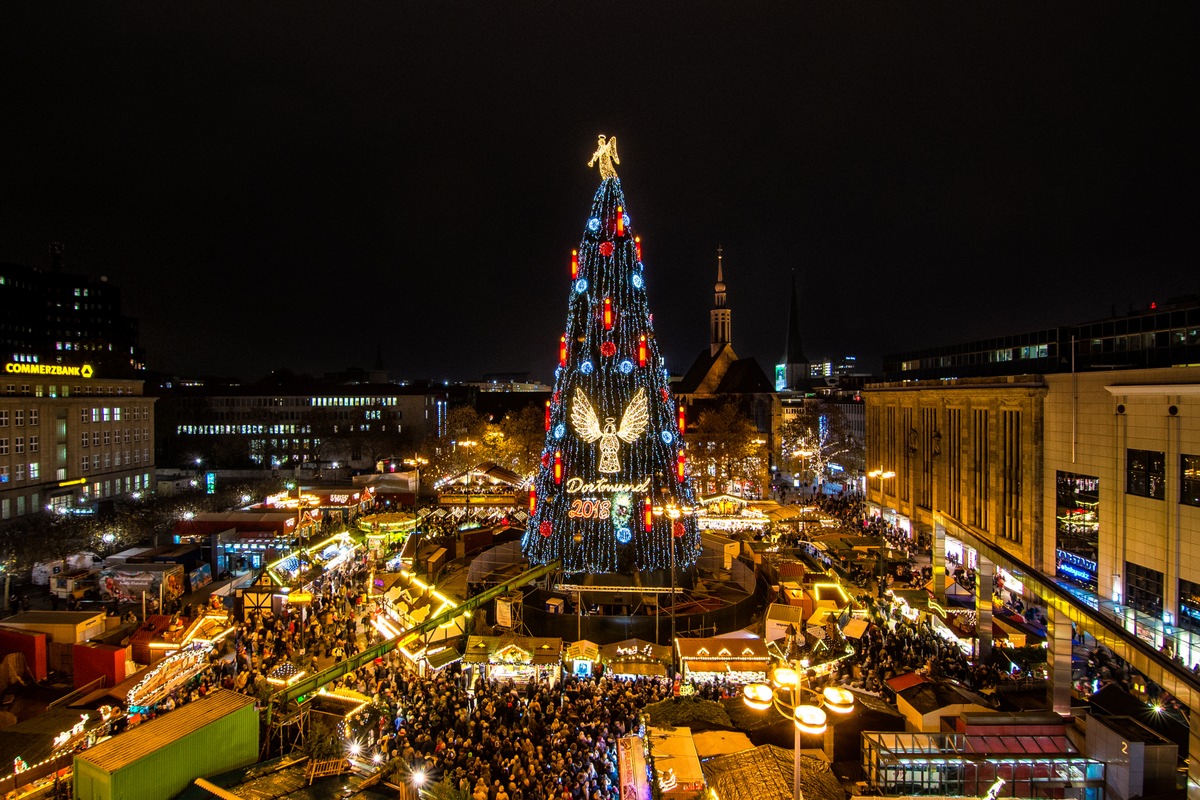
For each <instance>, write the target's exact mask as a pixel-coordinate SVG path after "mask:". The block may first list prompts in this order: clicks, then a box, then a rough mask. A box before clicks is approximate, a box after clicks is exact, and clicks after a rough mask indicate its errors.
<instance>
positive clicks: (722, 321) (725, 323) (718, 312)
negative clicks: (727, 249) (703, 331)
mask: <svg viewBox="0 0 1200 800" xmlns="http://www.w3.org/2000/svg"><path fill="white" fill-rule="evenodd" d="M723 254H724V250H723V249H722V248H721V245H717V283H716V285H715V286H713V307H712V311H709V312H708V320H709V330H710V334H711V335H710V341H709V345H708V349H709V353H710V354H711V355H713V356H716V355H717V353H719V352H721V348H723V347H725V345H728V344H731V343H732V341H733V337H732V320H731V319H730V317H731V316H732V314H731V312H730V310H729V307H728V306H727V305H726V300H725V268H724V264H723V263H722V255H723Z"/></svg>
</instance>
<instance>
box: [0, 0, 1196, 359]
mask: <svg viewBox="0 0 1200 800" xmlns="http://www.w3.org/2000/svg"><path fill="white" fill-rule="evenodd" d="M1197 23H1198V20H1197V11H1196V6H1195V5H1194V4H1190V3H1179V4H1175V5H1169V4H1133V3H1130V4H1128V5H1126V6H1108V5H1105V4H1084V5H1080V4H1070V5H1069V6H1068V5H1065V4H1044V3H986V4H984V3H949V4H939V3H927V2H920V3H917V2H896V3H870V4H868V3H849V4H841V3H819V4H818V3H804V4H800V3H793V4H787V3H773V4H765V3H763V4H754V3H744V4H743V3H728V2H725V3H720V4H708V3H699V2H688V3H648V2H642V3H637V4H629V5H621V4H617V3H587V4H585V3H565V2H558V1H555V2H537V3H535V2H524V3H508V2H504V3H499V2H471V3H467V2H445V3H443V2H424V3H399V2H395V3H324V4H321V5H313V4H300V3H282V4H267V3H187V2H176V3H169V4H161V3H147V4H138V5H133V4H124V5H123V4H117V3H93V4H52V3H46V2H41V1H40V0H37V1H32V0H31V2H19V3H5V4H4V5H3V8H2V9H0V68H2V73H0V74H2V75H3V77H2V78H0V109H2V112H3V113H2V114H0V260H6V261H16V262H18V263H25V264H31V265H38V266H42V265H45V264H46V263H47V260H48V259H47V256H46V245H47V243H48V242H49V241H51V240H59V241H62V242H64V243H65V244H66V256H67V266H68V268H69V269H71V270H77V271H82V272H87V273H89V274H93V275H99V274H105V275H108V276H109V277H110V280H112V281H113V282H115V283H116V284H118V285H119V286H121V287H122V289H123V294H124V304H125V309H126V312H127V313H129V314H132V315H134V316H137V317H139V318H140V319H141V325H142V328H141V330H142V343H143V345H144V346H145V347H146V349H147V351H148V357H149V366H150V367H151V368H154V369H161V370H167V371H174V372H177V373H181V374H199V373H218V374H236V375H241V376H243V377H245V378H250V377H255V376H257V375H260V374H262V373H265V372H266V371H267V370H269V369H271V368H274V367H281V366H285V367H289V368H291V369H293V370H296V371H310V372H322V371H327V370H336V369H341V368H344V367H347V366H370V365H371V363H372V362H373V360H374V355H375V348H376V343H377V342H381V343H382V347H383V355H384V360H385V362H386V366H387V367H388V368H389V370H390V371H391V372H392V374H393V375H394V376H396V377H407V378H417V377H434V378H443V377H445V378H451V379H469V378H474V377H477V376H478V375H480V374H481V373H483V372H485V371H507V370H521V371H524V370H530V371H532V372H533V373H534V374H535V375H536V376H538V377H542V378H548V377H549V376H550V373H551V371H552V369H553V367H554V365H555V359H556V344H557V338H558V335H559V333H558V332H559V331H560V330H561V326H562V325H563V322H564V319H565V311H566V299H567V292H568V285H567V267H568V263H569V253H570V250H571V248H572V247H573V246H575V245H576V244H577V243H578V240H579V238H580V234H581V232H582V230H583V224H584V222H585V220H586V217H587V213H588V208H589V203H590V200H591V196H592V193H593V192H594V190H595V187H596V185H597V183H598V175H597V174H596V172H595V170H588V169H587V168H586V167H585V166H584V165H585V163H586V161H587V159H588V157H589V156H590V155H591V152H592V150H593V149H594V145H595V137H596V134H598V133H601V132H603V133H607V134H615V135H616V136H618V138H619V142H620V148H619V149H620V153H621V159H622V163H621V166H620V167H619V172H620V175H621V178H622V184H623V187H624V189H625V192H626V197H627V199H628V202H629V205H630V209H629V211H630V213H631V216H632V218H633V223H634V227H635V228H636V229H637V232H638V233H640V234H641V236H642V238H643V241H644V245H645V247H644V252H645V262H646V277H647V284H648V287H649V291H650V303H651V308H652V309H653V310H654V312H655V318H656V328H657V330H658V333H659V336H660V341H661V343H662V345H663V346H664V348H665V350H666V353H667V355H668V360H669V363H668V366H670V367H671V368H672V369H673V370H675V371H682V370H684V369H686V367H687V365H688V364H689V363H690V362H691V360H692V358H694V356H695V354H696V353H697V352H699V351H700V350H701V349H702V348H703V347H704V346H705V345H706V343H707V340H708V309H709V307H710V305H711V302H712V284H713V282H714V278H715V266H716V263H715V262H716V257H715V252H716V247H717V244H718V243H720V244H722V245H723V246H724V248H725V266H726V281H727V283H728V285H729V298H730V303H731V305H732V307H733V338H734V346H735V348H736V350H737V351H738V353H739V354H740V355H743V356H748V355H752V356H755V357H757V358H758V359H759V361H760V363H761V364H763V366H764V367H765V368H767V369H769V365H771V364H773V363H774V362H775V361H776V360H777V359H778V357H779V355H780V354H781V353H782V350H783V347H784V335H785V325H786V314H787V286H788V275H789V271H791V270H793V269H794V270H796V274H797V277H798V281H799V283H800V286H801V297H802V300H801V304H802V305H801V308H802V313H803V315H804V325H803V330H804V335H805V346H806V350H807V351H808V354H809V356H810V357H816V356H819V355H834V354H839V353H850V354H857V355H859V357H860V358H861V359H863V360H865V361H866V362H867V363H868V364H871V363H875V364H877V363H878V360H879V357H880V356H881V355H882V354H883V353H885V352H894V351H897V350H902V349H910V348H916V347H923V346H928V345H936V344H940V343H947V342H954V341H963V340H966V339H970V338H977V337H983V336H991V335H997V334H1001V333H1010V332H1018V331H1022V330H1026V329H1032V328H1037V327H1041V326H1053V325H1057V324H1066V323H1072V322H1081V321H1085V320H1089V319H1093V318H1097V317H1102V316H1107V315H1108V314H1109V313H1110V309H1111V307H1112V306H1113V305H1114V304H1116V306H1117V307H1118V309H1119V310H1121V311H1124V310H1126V309H1127V308H1128V306H1129V304H1130V303H1132V304H1134V305H1135V306H1141V305H1144V304H1146V303H1148V302H1149V301H1150V300H1154V299H1157V300H1160V301H1161V300H1163V299H1164V298H1168V297H1173V296H1178V295H1181V294H1187V293H1192V292H1196V291H1200V278H1198V277H1197V270H1196V266H1197V259H1196V252H1197V247H1196V245H1197V230H1200V225H1198V224H1197V202H1196V200H1195V187H1196V186H1197V183H1198V181H1197V178H1198V175H1197V157H1196V152H1197V148H1196V144H1197V129H1196V126H1195V124H1194V117H1193V115H1194V114H1195V110H1196V108H1197V107H1198V104H1197V99H1198V98H1197V93H1198V87H1200V80H1198V78H1200V74H1198V73H1200V70H1198V69H1197V61H1198V56H1197V53H1198V52H1200V49H1198V48H1197V46H1196V32H1197V30H1200V25H1198V24H1197ZM1188 119H1192V120H1193V121H1192V123H1187V120H1188Z"/></svg>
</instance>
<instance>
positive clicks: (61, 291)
mask: <svg viewBox="0 0 1200 800" xmlns="http://www.w3.org/2000/svg"><path fill="white" fill-rule="evenodd" d="M51 258H52V264H53V266H52V268H51V269H50V270H49V271H46V270H39V269H32V268H30V267H25V266H21V265H18V264H0V358H2V359H3V360H4V361H13V362H16V363H25V364H76V363H79V362H83V361H86V362H88V363H89V364H92V365H94V366H95V367H96V368H97V370H99V372H100V373H102V374H104V375H106V376H109V377H114V378H133V377H136V376H137V374H138V373H139V372H140V371H141V370H142V369H144V366H145V365H144V360H145V355H144V353H143V351H142V348H141V347H139V346H138V323H137V320H136V319H134V318H133V317H127V316H125V315H123V314H121V290H120V289H119V288H118V287H116V286H114V285H112V284H111V283H109V282H108V278H106V277H104V276H101V277H100V278H99V279H96V278H93V277H91V276H88V275H80V274H72V273H68V272H63V271H62V268H61V267H62V246H61V245H58V244H54V245H51Z"/></svg>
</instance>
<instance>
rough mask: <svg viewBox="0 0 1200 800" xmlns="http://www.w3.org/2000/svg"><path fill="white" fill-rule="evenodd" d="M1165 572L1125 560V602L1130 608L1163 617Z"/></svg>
mask: <svg viewBox="0 0 1200 800" xmlns="http://www.w3.org/2000/svg"><path fill="white" fill-rule="evenodd" d="M1162 601H1163V574H1162V573H1161V572H1159V571H1158V570H1156V569H1150V568H1149V567H1143V566H1142V565H1141V564H1134V563H1133V562H1132V561H1126V562H1125V602H1126V603H1127V604H1128V605H1129V607H1130V608H1134V609H1137V610H1138V611H1141V612H1144V613H1146V614H1149V615H1151V616H1152V617H1156V618H1157V617H1162Z"/></svg>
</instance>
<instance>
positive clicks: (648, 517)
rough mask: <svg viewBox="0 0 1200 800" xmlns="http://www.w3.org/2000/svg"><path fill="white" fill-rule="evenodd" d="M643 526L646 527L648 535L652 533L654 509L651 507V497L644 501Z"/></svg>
mask: <svg viewBox="0 0 1200 800" xmlns="http://www.w3.org/2000/svg"><path fill="white" fill-rule="evenodd" d="M642 524H643V525H645V526H646V533H649V532H650V528H651V526H652V525H653V524H654V509H652V508H651V507H650V498H649V497H647V498H646V499H645V500H643V501H642Z"/></svg>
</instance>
